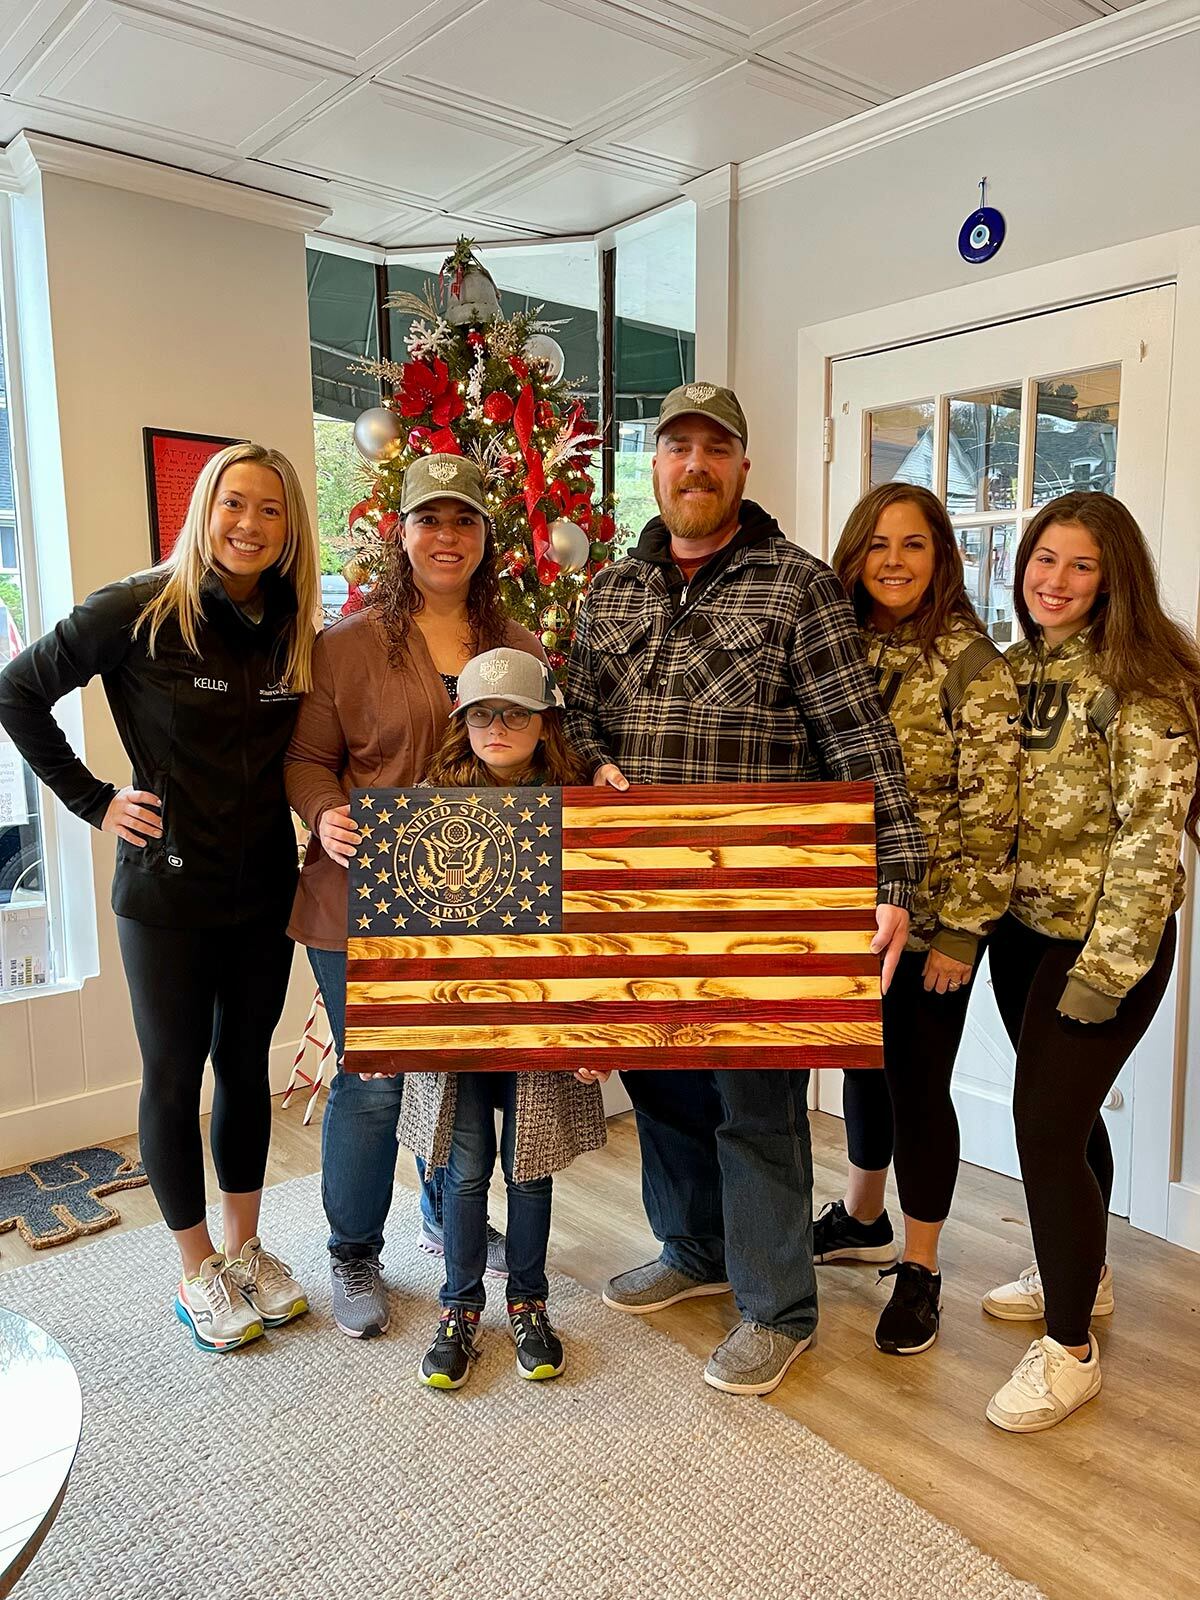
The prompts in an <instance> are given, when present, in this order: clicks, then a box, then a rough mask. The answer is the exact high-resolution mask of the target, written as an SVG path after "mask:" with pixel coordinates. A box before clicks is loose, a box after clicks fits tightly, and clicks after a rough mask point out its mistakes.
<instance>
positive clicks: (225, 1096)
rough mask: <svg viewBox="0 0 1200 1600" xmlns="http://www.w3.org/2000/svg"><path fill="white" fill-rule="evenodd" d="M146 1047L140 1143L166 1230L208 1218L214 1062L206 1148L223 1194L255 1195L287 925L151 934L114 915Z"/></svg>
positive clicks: (266, 1141)
mask: <svg viewBox="0 0 1200 1600" xmlns="http://www.w3.org/2000/svg"><path fill="white" fill-rule="evenodd" d="M117 933H118V937H119V938H120V942H121V960H122V962H123V963H124V966H125V976H126V979H127V980H128V983H129V995H130V999H131V1000H132V1002H133V1023H134V1027H135V1028H136V1029H137V1036H138V1044H139V1045H140V1046H141V1051H142V1095H141V1100H140V1102H139V1105H138V1138H139V1141H140V1143H141V1148H142V1164H143V1165H144V1166H145V1168H146V1174H147V1176H148V1177H149V1179H150V1187H151V1188H152V1189H153V1190H154V1198H155V1199H156V1200H157V1201H158V1204H159V1208H160V1209H161V1211H162V1214H163V1217H164V1218H165V1220H166V1224H167V1226H168V1227H169V1228H171V1229H172V1230H174V1231H176V1232H178V1231H179V1230H180V1229H183V1228H192V1227H195V1225H196V1224H197V1223H199V1222H203V1220H204V1152H203V1146H202V1144H201V1141H200V1084H201V1080H202V1079H203V1077H204V1062H205V1059H206V1058H207V1057H209V1056H211V1058H212V1064H213V1076H214V1078H215V1080H216V1091H215V1094H214V1096H213V1111H212V1130H211V1143H212V1153H213V1161H214V1163H215V1165H216V1169H217V1181H218V1183H219V1184H220V1186H221V1190H222V1192H223V1193H226V1194H247V1193H249V1192H250V1191H252V1190H254V1189H261V1188H262V1182H263V1176H264V1174H265V1172H266V1168H267V1149H268V1147H269V1145H270V1140H271V1092H270V1084H269V1082H268V1077H267V1065H268V1053H269V1051H270V1047H271V1035H272V1033H273V1032H274V1031H275V1024H276V1023H277V1022H278V1021H279V1017H280V1014H281V1013H282V1011H283V1002H284V997H285V995H286V994H287V986H288V975H289V973H290V972H291V966H292V941H291V940H290V939H289V938H288V937H287V935H286V934H285V933H284V931H283V923H282V918H280V917H273V918H272V919H271V920H270V921H269V922H250V923H245V924H243V925H239V926H236V927H232V928H200V929H188V928H151V927H147V926H146V924H145V923H142V922H134V921H132V920H131V919H130V918H128V917H118V918H117Z"/></svg>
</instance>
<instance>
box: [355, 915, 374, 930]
mask: <svg viewBox="0 0 1200 1600" xmlns="http://www.w3.org/2000/svg"><path fill="white" fill-rule="evenodd" d="M358 925H359V927H360V928H369V927H370V926H371V919H370V917H359V919H358Z"/></svg>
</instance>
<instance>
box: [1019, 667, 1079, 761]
mask: <svg viewBox="0 0 1200 1600" xmlns="http://www.w3.org/2000/svg"><path fill="white" fill-rule="evenodd" d="M1070 690H1071V685H1070V684H1069V683H1043V684H1038V683H1034V682H1030V683H1028V684H1026V685H1025V686H1024V689H1023V691H1022V694H1021V743H1022V744H1023V745H1024V746H1025V748H1026V749H1027V750H1053V749H1054V747H1055V745H1056V744H1057V743H1058V741H1059V739H1060V737H1061V736H1062V731H1063V728H1064V726H1065V724H1066V720H1067V695H1068V694H1069V693H1070Z"/></svg>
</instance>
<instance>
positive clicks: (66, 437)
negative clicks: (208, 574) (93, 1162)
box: [0, 158, 315, 1168]
mask: <svg viewBox="0 0 1200 1600" xmlns="http://www.w3.org/2000/svg"><path fill="white" fill-rule="evenodd" d="M105 159H106V160H110V161H112V160H119V159H120V158H105ZM168 181H169V179H168ZM190 182H191V183H192V185H193V186H194V185H196V184H199V185H202V186H207V185H209V180H206V179H196V180H190ZM217 188H218V186H216V185H212V186H211V187H208V188H207V189H206V190H205V189H196V190H195V193H197V194H200V193H203V194H204V205H205V206H208V205H211V204H214V203H216V202H215V201H214V194H215V192H216V190H217ZM183 192H184V193H187V192H188V190H187V188H186V186H183ZM245 195H246V191H241V209H246V204H245ZM250 209H252V207H251V208H250ZM297 210H298V208H297ZM14 211H15V217H14V233H15V236H16V254H17V262H18V270H19V274H20V275H21V279H22V281H21V282H20V284H19V293H20V295H21V296H22V298H23V299H24V300H25V302H26V304H28V305H29V307H30V308H31V309H30V315H29V319H28V325H26V318H25V316H24V314H23V315H22V318H21V323H22V328H21V331H22V333H24V334H26V335H27V337H26V339H25V349H24V350H23V361H24V364H25V366H26V368H27V370H28V377H29V383H30V389H31V400H32V401H33V411H32V415H31V417H30V433H31V439H30V449H31V454H32V455H33V456H34V458H35V462H34V464H35V477H36V480H37V484H40V485H41V489H42V493H41V497H40V503H39V502H37V501H35V513H39V514H41V515H43V516H44V517H45V519H46V521H45V528H44V531H45V535H46V548H47V549H49V547H50V546H51V545H52V544H53V542H54V540H55V539H56V537H57V536H58V535H59V534H60V533H61V531H62V530H61V529H60V528H57V527H56V526H55V523H56V521H57V520H58V519H59V517H60V516H61V504H62V503H63V502H64V501H65V514H66V527H65V542H66V551H65V555H66V561H65V562H64V561H63V560H62V559H61V558H60V559H52V560H51V561H46V560H43V562H42V566H43V578H44V580H45V582H44V584H43V592H44V593H45V594H47V595H48V596H50V597H51V609H53V598H52V597H53V596H54V595H55V593H56V592H61V591H62V590H64V589H65V587H66V586H65V584H64V583H63V582H62V580H63V579H64V578H65V577H66V576H67V570H66V567H67V563H69V588H70V592H71V593H73V594H74V596H75V597H76V598H81V597H83V596H84V595H86V594H88V593H89V592H90V591H91V590H93V589H95V588H97V587H98V586H99V585H101V584H103V583H105V582H107V581H110V580H111V579H113V578H115V577H120V576H122V575H124V574H125V573H128V572H132V571H136V570H139V569H141V568H144V567H145V566H147V565H148V564H149V548H150V547H149V532H148V524H147V509H146V489H145V474H144V469H143V457H142V428H143V427H144V426H155V427H164V428H176V429H194V430H196V431H197V432H201V433H213V434H225V435H229V436H231V437H244V438H250V439H254V440H258V441H261V442H262V443H264V444H268V445H271V446H274V447H276V448H278V449H281V450H282V451H284V453H285V454H286V455H287V456H289V457H290V459H291V460H292V461H293V462H294V464H295V465H296V468H297V470H298V471H299V473H300V476H301V480H302V481H303V482H304V483H305V485H306V487H307V489H308V491H309V499H310V507H311V506H312V505H313V504H315V496H314V492H313V491H314V487H315V466H314V460H313V431H312V397H311V382H310V377H309V359H308V307H307V293H306V279H305V257H304V249H305V246H304V234H303V231H302V228H301V226H300V225H299V223H300V219H299V218H297V221H296V222H294V223H293V224H292V226H291V227H289V226H286V225H282V224H281V225H264V223H262V222H259V221H255V220H250V219H248V218H246V217H242V216H233V215H225V214H222V213H221V212H219V211H217V210H213V209H205V208H202V207H201V205H199V204H182V203H177V202H175V201H172V200H168V199H163V198H160V197H157V196H155V195H153V194H146V193H134V192H129V191H128V190H126V189H123V188H120V187H112V186H110V185H109V184H108V183H100V182H89V181H82V180H80V179H78V178H74V177H69V176H63V175H60V174H59V173H57V172H47V173H46V174H45V175H44V176H40V177H39V176H38V175H37V174H29V175H27V185H26V189H25V192H24V193H21V194H18V195H16V196H15V197H14ZM263 214H264V215H272V214H273V213H272V208H271V207H270V205H268V204H267V203H264V205H263ZM309 221H310V223H314V222H315V217H310V218H309ZM39 257H40V258H41V261H42V264H43V270H44V275H45V280H44V283H41V284H39V283H38V282H37V281H36V276H37V271H38V264H39ZM47 291H48V310H49V335H50V338H51V339H52V351H49V350H47V349H46V347H45V333H46V329H45V328H44V327H42V328H41V329H39V327H38V322H39V317H38V315H37V311H38V300H39V296H40V297H41V299H42V302H43V304H42V310H43V312H44V310H45V297H46V295H47ZM39 340H40V343H39ZM55 421H56V422H57V433H58V439H57V440H56V439H55V437H54V433H55V428H54V423H55ZM59 443H61V494H60V504H59V507H58V508H57V514H56V508H55V506H54V498H55V497H54V493H53V484H54V479H55V473H56V471H57V470H59V469H58V467H57V463H56V461H55V459H54V458H55V456H56V455H57V449H58V444H59ZM39 531H41V529H40V528H39ZM48 620H53V617H52V616H50V617H49V618H48ZM68 714H69V713H68ZM83 734H84V740H85V746H86V758H87V760H88V763H89V765H90V766H91V768H92V770H93V771H94V772H95V773H97V774H98V775H100V776H103V777H106V778H108V779H110V780H111V781H113V782H115V783H117V784H121V783H124V782H128V774H129V765H128V761H127V759H126V757H125V755H124V753H123V751H122V749H121V746H120V743H119V741H118V739H117V736H116V732H115V730H114V728H113V724H112V720H111V718H110V716H109V714H108V709H107V705H106V702H105V700H104V695H103V691H102V690H101V688H100V686H99V684H98V683H96V684H93V685H91V686H90V687H89V688H88V689H87V690H85V691H84V695H83ZM88 838H89V840H90V854H91V861H92V870H93V873H94V890H95V901H96V916H97V922H98V928H99V952H98V953H99V966H100V974H99V976H98V977H95V978H92V979H89V980H88V981H87V982H85V983H84V985H83V987H82V989H80V990H77V991H74V992H68V993H64V994H43V995H35V996H33V997H32V998H31V999H29V1000H26V1001H12V1000H8V1001H3V1002H0V1168H3V1167H5V1166H9V1165H13V1164H15V1163H17V1162H21V1161H25V1160H30V1159H33V1158H36V1157H39V1156H46V1155H51V1154H54V1153H55V1152H57V1151H60V1150H63V1149H68V1148H71V1147H72V1146H74V1145H79V1144H85V1143H88V1142H91V1141H94V1140H101V1139H105V1138H109V1137H113V1136H116V1135H118V1134H123V1133H128V1132H130V1131H131V1130H132V1129H133V1128H134V1126H135V1122H136V1098H137V1088H138V1083H137V1080H138V1077H139V1071H140V1069H139V1058H138V1053H137V1047H136V1042H135V1039H134V1034H133V1027H132V1021H131V1017H130V1009H129V1001H128V997H127V994H126V991H125V985H124V982H123V980H122V974H121V967H120V959H119V955H118V951H117V946H116V937H115V929H114V923H113V918H112V913H111V911H110V909H109V903H108V902H109V883H110V880H111V875H112V865H113V854H114V846H113V841H112V840H111V839H110V838H109V837H108V836H106V835H101V834H98V833H95V832H93V831H90V830H88ZM85 871H86V854H85ZM311 993H312V980H311V976H310V975H309V971H308V966H307V962H306V961H304V960H303V957H301V958H300V959H298V961H297V970H296V974H295V976H294V979H293V986H292V993H291V996H290V998H289V1006H288V1009H287V1011H286V1012H285V1015H284V1020H283V1023H282V1024H281V1026H280V1029H279V1032H278V1033H277V1035H276V1039H277V1045H276V1050H275V1053H274V1058H273V1062H272V1068H273V1076H276V1077H277V1076H278V1074H279V1072H280V1071H282V1072H283V1073H284V1075H285V1076H286V1070H287V1068H288V1067H290V1064H291V1055H292V1052H293V1045H292V1043H291V1041H293V1040H294V1039H296V1038H297V1037H298V1036H299V1033H300V1028H301V1025H302V1023H303V1019H304V1011H303V1009H302V1008H303V1006H304V1004H305V1002H306V1001H307V1000H308V998H309V997H310V996H311Z"/></svg>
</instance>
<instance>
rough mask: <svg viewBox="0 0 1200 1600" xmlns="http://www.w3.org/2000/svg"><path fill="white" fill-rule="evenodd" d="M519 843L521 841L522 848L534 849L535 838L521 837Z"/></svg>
mask: <svg viewBox="0 0 1200 1600" xmlns="http://www.w3.org/2000/svg"><path fill="white" fill-rule="evenodd" d="M519 843H520V846H521V849H522V850H532V849H533V840H532V839H521V840H520V841H519Z"/></svg>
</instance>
